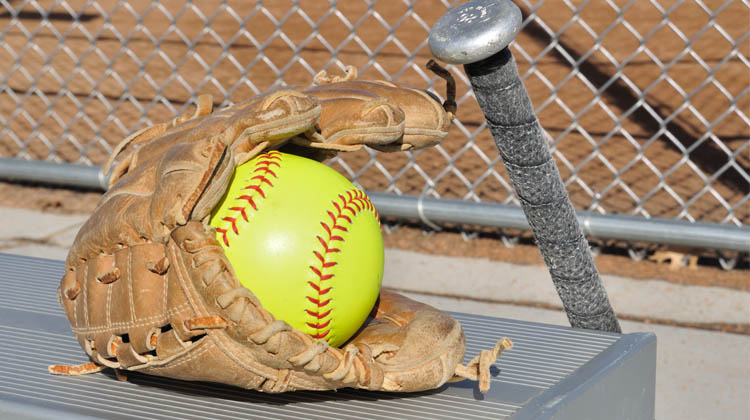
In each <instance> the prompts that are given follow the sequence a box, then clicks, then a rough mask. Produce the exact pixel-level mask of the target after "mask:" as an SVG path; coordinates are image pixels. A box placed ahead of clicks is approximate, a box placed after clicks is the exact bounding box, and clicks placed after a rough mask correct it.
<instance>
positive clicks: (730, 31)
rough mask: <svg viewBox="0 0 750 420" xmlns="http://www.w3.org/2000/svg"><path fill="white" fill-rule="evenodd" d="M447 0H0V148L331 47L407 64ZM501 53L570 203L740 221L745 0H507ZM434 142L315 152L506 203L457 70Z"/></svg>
mask: <svg viewBox="0 0 750 420" xmlns="http://www.w3.org/2000/svg"><path fill="white" fill-rule="evenodd" d="M458 3H459V2H448V1H427V0H422V1H414V0H403V1H400V0H388V1H374V0H369V1H354V0H351V1H346V2H339V1H334V0H331V1H329V2H328V3H325V2H320V1H317V0H316V1H313V0H309V1H308V0H295V1H292V0H286V1H285V0H275V1H266V2H264V1H256V2H245V1H218V0H212V1H200V2H156V1H150V0H140V1H139V0H136V1H132V0H130V1H121V0H96V1H94V0H67V1H62V0H46V1H42V0H37V1H29V0H17V1H12V0H0V156H3V157H13V158H19V159H26V160H45V161H51V162H69V163H75V164H81V165H87V166H92V165H101V164H102V163H103V162H104V160H105V159H106V156H107V155H108V153H109V152H110V151H111V149H112V147H113V146H112V145H113V144H116V143H117V142H118V141H119V140H120V139H121V138H123V137H125V136H126V135H127V134H129V133H130V132H132V131H134V130H137V129H139V128H141V127H143V126H145V125H149V124H153V123H158V122H161V121H164V120H166V119H169V118H171V117H172V116H173V115H175V114H178V113H182V112H187V111H188V110H189V108H190V106H191V100H192V99H193V98H194V97H195V96H196V94H197V93H211V94H212V95H213V97H214V101H215V105H216V106H222V105H227V104H230V103H232V102H236V101H239V100H242V99H245V98H247V97H248V96H251V95H254V94H257V93H259V92H261V91H264V90H266V89H269V88H272V87H274V86H278V85H293V84H308V83H309V82H310V80H311V79H312V76H313V75H314V74H315V73H317V72H318V71H319V70H321V69H327V70H328V71H329V72H337V71H340V69H342V68H343V66H344V65H345V64H352V65H355V66H356V67H358V68H359V69H360V74H361V77H363V78H377V79H387V80H396V81H398V82H401V83H407V84H411V85H415V86H420V87H424V86H428V87H431V88H432V87H433V84H435V87H434V89H433V90H434V91H435V92H436V93H438V94H440V93H441V92H442V89H441V88H440V86H437V85H438V84H439V82H438V80H439V79H436V78H435V77H433V76H432V74H431V73H430V72H427V71H425V70H424V64H425V62H426V61H427V60H428V59H429V58H430V53H429V49H428V48H427V45H426V43H427V35H428V32H429V28H430V27H431V26H432V25H433V24H434V22H435V21H436V20H437V19H438V18H439V17H440V16H442V15H443V14H444V12H445V11H446V9H447V8H450V7H453V6H455V5H456V4H458ZM518 4H519V6H520V7H521V8H522V10H523V12H524V28H523V29H522V30H521V34H520V35H519V37H518V38H517V40H516V42H515V43H514V44H513V47H512V48H513V53H514V55H515V57H516V60H517V61H518V65H519V70H520V73H521V74H522V77H523V79H524V83H525V84H526V86H527V89H528V90H529V93H530V96H531V98H532V101H533V103H534V104H535V106H536V111H537V113H538V115H539V119H540V121H541V123H542V125H543V126H544V128H545V130H546V132H547V133H548V134H549V138H550V142H551V145H552V146H553V147H554V155H555V158H556V159H557V162H558V166H559V167H560V169H561V171H562V175H563V179H565V181H566V183H567V186H568V190H569V193H570V195H571V199H572V200H573V202H574V204H575V206H576V207H577V208H578V209H579V210H586V211H589V212H592V213H596V214H601V215H607V214H616V215H633V216H641V217H643V218H652V217H653V218H667V219H674V220H683V221H686V222H695V221H699V222H703V223H719V224H726V225H733V226H747V225H750V175H749V174H750V117H749V116H748V114H749V112H750V60H748V51H749V50H750V31H748V23H747V22H748V19H749V18H750V3H749V2H748V1H747V0H726V1H724V0H717V1H713V0H658V1H657V0H648V1H646V0H642V1H637V0H631V1H621V2H613V1H609V0H605V1H583V2H571V1H569V0H541V1H525V0H518ZM451 71H452V72H453V74H454V75H455V77H456V79H457V81H458V85H459V86H458V102H459V111H458V119H457V120H456V123H455V125H454V127H453V128H452V131H451V133H450V135H449V137H448V139H447V140H446V141H445V142H444V143H443V144H442V145H441V146H439V147H436V148H434V149H430V150H424V151H419V152H415V153H403V154H393V155H386V154H380V153H376V152H374V151H360V152H355V153H352V154H349V155H345V156H341V157H340V158H337V159H335V160H334V161H333V162H332V163H331V164H332V165H333V166H334V167H335V168H336V169H338V170H340V171H341V172H343V173H345V174H347V175H348V176H349V177H350V178H351V179H353V180H354V181H355V182H358V183H359V184H360V185H362V186H363V187H364V188H366V189H368V190H370V191H380V192H386V193H394V194H405V195H423V196H429V197H434V198H446V199H458V200H464V201H467V202H488V203H503V204H514V203H516V201H515V198H514V196H513V194H512V190H511V187H510V184H509V182H508V180H507V175H506V174H505V171H504V169H503V168H502V164H501V163H500V161H499V157H498V156H497V149H496V148H495V146H494V144H493V143H492V140H491V138H490V136H489V133H488V132H487V130H486V127H485V124H484V120H483V118H482V115H481V113H480V111H479V109H478V107H477V105H476V101H475V100H474V98H473V94H472V92H471V90H470V89H469V86H468V81H467V80H466V77H465V75H464V74H463V72H462V70H461V69H459V68H451Z"/></svg>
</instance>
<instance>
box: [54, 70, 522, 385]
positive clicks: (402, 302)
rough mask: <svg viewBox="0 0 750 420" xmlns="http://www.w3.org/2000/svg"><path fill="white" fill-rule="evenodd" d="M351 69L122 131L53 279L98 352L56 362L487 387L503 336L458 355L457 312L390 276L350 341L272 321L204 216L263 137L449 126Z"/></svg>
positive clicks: (417, 135) (284, 381)
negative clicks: (404, 292)
mask: <svg viewBox="0 0 750 420" xmlns="http://www.w3.org/2000/svg"><path fill="white" fill-rule="evenodd" d="M355 78H356V72H354V71H353V70H349V71H348V74H347V75H346V76H344V77H334V78H331V77H328V76H327V75H326V74H325V73H321V74H319V75H317V76H316V77H315V85H313V86H312V87H311V88H309V89H300V88H298V89H290V90H281V91H277V92H273V93H270V94H265V95H262V96H258V97H255V98H253V99H251V100H249V101H247V102H244V103H241V104H236V105H233V106H230V107H228V108H225V109H222V110H220V111H217V112H212V110H211V109H212V101H211V98H210V97H207V96H202V97H200V98H198V101H197V107H196V108H197V109H196V111H195V113H194V115H192V116H189V117H179V118H176V119H175V120H173V121H171V122H170V123H165V124H160V125H157V126H153V127H149V128H147V129H144V130H141V131H139V132H137V133H135V134H133V135H131V136H130V137H128V138H127V139H125V140H124V141H123V142H122V143H121V144H120V145H118V146H117V147H116V149H115V150H114V151H113V153H112V156H111V158H110V160H109V162H108V163H107V165H106V166H105V173H106V172H108V171H109V169H110V166H111V165H112V164H113V163H114V165H113V166H112V172H111V175H110V179H109V190H108V191H107V193H106V194H104V196H103V197H102V199H101V201H100V202H99V204H98V206H97V208H96V210H95V211H94V213H93V215H92V216H91V218H90V219H89V220H88V221H87V222H86V223H85V224H84V226H83V227H82V228H81V230H80V232H78V235H77V237H76V239H75V242H74V244H73V246H72V247H71V249H70V252H69V254H68V257H67V261H66V268H67V272H66V274H65V276H64V277H63V278H62V281H61V282H60V287H59V290H58V297H59V301H60V304H61V305H62V307H63V308H64V309H65V312H66V314H67V317H68V320H69V321H70V323H71V325H72V328H73V332H74V333H75V335H76V337H77V338H78V341H79V343H80V345H81V346H82V347H83V349H84V350H85V351H86V353H87V354H88V355H89V356H90V358H91V362H90V363H86V364H83V365H79V366H65V365H53V366H50V367H49V371H50V372H51V373H54V374H67V375H78V374H84V373H91V372H96V371H100V370H102V369H105V368H114V369H115V370H116V372H118V374H122V373H123V372H124V371H139V372H143V373H147V374H152V375H159V376H166V377H170V378H177V379H183V380H200V381H211V382H219V383H224V384H230V385H235V386H238V387H242V388H248V389H256V390H260V391H264V392H283V391H290V390H330V389H337V388H342V387H355V388H363V389H370V390H383V391H419V390H426V389H432V388H436V387H439V386H440V385H442V384H443V383H445V382H446V381H449V380H462V379H465V378H468V379H473V380H479V382H480V389H482V390H486V389H488V387H489V366H490V364H492V363H493V362H494V361H495V359H496V358H497V357H498V355H499V353H500V351H501V350H502V349H503V348H508V347H509V346H510V341H509V340H507V339H503V340H501V341H499V342H498V344H497V345H496V346H495V348H494V349H492V350H486V351H483V352H482V353H481V354H480V355H479V356H477V357H476V358H475V359H474V360H473V361H471V362H470V363H469V364H468V365H466V366H464V365H461V364H460V363H461V361H462V360H463V357H464V348H465V345H464V334H463V331H462V329H461V326H460V325H459V324H458V322H456V321H455V320H454V319H453V318H451V317H450V316H449V315H447V314H445V313H443V312H441V311H439V310H437V309H435V308H432V307H430V306H428V305H424V304H422V303H419V302H415V301H413V300H410V299H408V298H406V297H403V296H399V295H397V294H395V293H392V292H389V291H386V290H383V291H382V293H381V295H380V298H379V301H378V303H377V304H376V307H375V309H373V312H372V313H371V315H370V317H369V318H368V320H367V321H366V323H365V325H364V326H363V328H361V330H360V331H359V332H358V333H357V334H356V335H355V336H354V337H353V338H352V339H351V340H350V341H349V342H348V343H347V344H346V345H345V346H343V347H342V348H333V347H330V346H329V345H328V343H327V342H326V341H322V340H320V341H316V340H314V339H312V338H311V337H310V336H308V335H306V334H304V333H302V332H301V331H298V330H295V329H293V328H291V327H290V326H289V325H288V324H286V323H285V322H283V321H281V320H276V319H274V317H273V316H272V315H271V314H270V313H268V312H267V311H266V310H265V309H264V308H263V305H262V304H261V302H260V301H259V300H258V299H257V298H256V296H255V295H253V293H252V291H251V290H248V289H246V288H244V287H243V286H241V284H240V282H239V281H238V279H237V278H236V276H235V274H234V272H233V269H232V265H231V264H230V262H229V261H228V260H227V258H226V257H225V255H224V252H223V250H222V248H221V246H220V245H219V243H218V242H217V240H216V232H215V231H214V230H213V228H211V227H210V226H209V225H208V219H209V217H210V212H211V209H212V208H213V207H214V206H215V205H216V203H217V202H218V200H219V199H220V198H221V196H222V194H223V193H224V191H225V190H226V189H227V186H228V183H229V181H230V178H231V175H232V173H233V171H234V169H235V167H236V166H237V165H240V164H242V163H243V162H246V161H247V160H249V159H251V158H253V157H254V156H256V155H258V154H259V153H262V152H264V151H267V150H269V149H280V150H282V151H285V152H293V153H298V154H302V155H306V156H309V157H313V158H317V159H320V160H322V159H325V158H328V157H330V156H332V155H334V154H335V153H336V152H339V151H349V150H356V149H359V148H361V147H363V146H365V145H366V146H370V147H373V148H376V149H379V150H385V151H397V150H409V149H412V148H420V147H426V146H430V145H433V144H436V143H438V142H439V141H440V140H441V139H442V138H443V137H445V135H446V134H447V130H448V127H449V125H450V121H451V119H452V116H453V115H452V113H453V110H455V107H454V106H452V105H450V103H448V104H446V105H445V107H444V106H443V105H441V104H440V103H439V102H438V101H437V100H436V98H435V97H434V96H432V95H430V94H427V93H426V92H424V91H421V90H416V89H411V88H407V87H402V86H397V85H394V84H392V83H386V82H370V81H357V80H355ZM449 96H450V95H449ZM451 100H452V98H451ZM448 102H449V101H448ZM446 109H447V110H446ZM115 162H116V163H115Z"/></svg>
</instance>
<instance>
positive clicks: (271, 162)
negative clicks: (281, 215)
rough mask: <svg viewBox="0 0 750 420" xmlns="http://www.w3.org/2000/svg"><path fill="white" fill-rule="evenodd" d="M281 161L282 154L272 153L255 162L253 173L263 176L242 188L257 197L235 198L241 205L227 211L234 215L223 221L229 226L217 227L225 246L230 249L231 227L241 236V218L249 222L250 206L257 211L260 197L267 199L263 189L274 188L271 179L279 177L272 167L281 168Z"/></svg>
mask: <svg viewBox="0 0 750 420" xmlns="http://www.w3.org/2000/svg"><path fill="white" fill-rule="evenodd" d="M281 160H282V156H281V153H280V152H277V151H271V152H268V153H265V154H263V155H260V156H259V159H258V160H257V161H256V162H255V168H254V169H253V170H252V171H251V173H261V174H260V175H255V176H253V177H251V178H250V181H255V182H253V183H251V184H248V185H245V186H244V187H242V189H241V191H249V192H250V193H252V192H255V193H256V194H257V196H255V197H253V195H250V194H241V195H240V196H239V197H235V201H238V202H239V204H240V205H238V206H233V207H229V208H228V209H227V210H229V211H230V212H233V213H230V216H225V217H223V218H222V219H221V220H222V221H223V222H226V223H227V224H228V226H227V225H225V226H224V227H220V226H219V227H216V232H217V233H219V234H220V235H221V239H222V241H223V242H224V245H225V246H227V247H229V236H230V235H231V233H230V230H229V228H230V227H231V232H233V233H234V235H235V236H237V235H239V234H240V232H239V229H238V228H237V220H239V217H242V220H244V221H246V222H247V221H249V218H248V215H247V209H248V206H249V207H251V208H252V209H253V211H257V210H258V205H257V203H256V199H257V198H258V196H260V198H266V194H265V192H264V191H263V187H264V186H265V185H269V186H271V187H272V186H273V182H271V179H270V178H274V179H276V178H278V175H276V172H274V171H273V170H272V169H271V167H272V166H275V167H279V168H280V167H281V164H280V163H279V162H280V161H281Z"/></svg>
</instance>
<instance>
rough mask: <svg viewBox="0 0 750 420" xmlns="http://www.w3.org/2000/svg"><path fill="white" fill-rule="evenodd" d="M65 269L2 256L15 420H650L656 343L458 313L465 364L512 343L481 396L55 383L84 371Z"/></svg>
mask: <svg viewBox="0 0 750 420" xmlns="http://www.w3.org/2000/svg"><path fill="white" fill-rule="evenodd" d="M63 272H64V264H63V262H62V261H55V260H47V259H40V258H33V257H23V256H16V255H9V254H1V253H0V286H1V287H0V290H1V291H2V293H0V417H1V418H12V419H32V418H33V419H41V418H54V419H73V418H76V419H80V418H107V419H125V418H138V419H170V420H171V419H175V418H181V419H204V418H212V419H233V420H234V419H240V418H243V419H244V418H252V419H256V418H257V419H269V418H279V419H329V418H337V419H370V418H373V419H377V418H383V419H455V418H459V419H462V420H463V419H466V420H468V419H537V418H555V419H585V418H591V419H599V418H608V419H620V418H622V419H626V418H630V419H653V413H654V381H655V380H654V374H655V363H656V338H655V336H654V335H653V334H650V333H632V334H623V335H621V334H612V333H604V332H598V331H588V330H579V329H573V328H567V327H560V326H554V325H547V324H540V323H533V322H525V321H518V320H511V319H504V318H490V317H484V316H478V315H469V314H463V313H452V315H453V316H454V317H455V318H456V319H458V321H459V322H460V323H461V324H462V325H463V327H464V330H465V332H466V340H467V342H466V347H467V349H466V353H467V356H466V360H469V359H471V358H472V357H473V356H475V355H476V354H478V353H479V351H480V350H482V349H485V348H491V347H492V345H494V342H495V340H497V339H498V338H499V337H509V338H511V339H512V340H513V342H514V344H515V346H514V348H513V349H512V350H508V351H505V352H503V354H502V356H501V357H500V359H498V361H497V362H496V363H495V364H494V365H493V366H492V369H491V374H492V376H493V377H492V388H491V390H490V391H489V392H488V393H486V394H484V395H482V394H480V393H479V392H478V391H477V390H476V384H475V383H472V382H470V381H464V382H457V383H451V384H448V385H446V386H444V387H442V388H441V389H439V390H435V391H431V392H420V393H412V394H389V393H381V392H367V391H358V390H349V389H347V390H340V391H336V392H290V393H284V394H263V393H260V392H255V391H247V390H242V389H239V388H233V387H227V386H222V385H216V384H208V383H195V382H184V381H178V380H170V379H164V378H159V377H153V376H148V375H143V374H137V373H129V374H128V381H127V382H120V381H118V380H116V379H115V378H114V374H113V373H112V372H111V371H109V370H105V371H104V372H101V373H97V374H92V375H85V376H80V377H62V376H53V375H49V374H48V373H47V365H49V364H56V363H63V364H76V363H84V362H88V361H89V360H88V358H87V356H86V354H85V353H84V351H83V350H82V349H81V348H80V347H79V345H78V342H77V341H76V339H75V338H74V336H73V334H72V332H71V330H70V326H69V324H68V322H67V320H66V319H65V316H64V314H63V312H62V309H61V308H60V306H59V304H58V302H57V296H56V290H57V285H58V282H59V280H60V278H61V276H62V274H63Z"/></svg>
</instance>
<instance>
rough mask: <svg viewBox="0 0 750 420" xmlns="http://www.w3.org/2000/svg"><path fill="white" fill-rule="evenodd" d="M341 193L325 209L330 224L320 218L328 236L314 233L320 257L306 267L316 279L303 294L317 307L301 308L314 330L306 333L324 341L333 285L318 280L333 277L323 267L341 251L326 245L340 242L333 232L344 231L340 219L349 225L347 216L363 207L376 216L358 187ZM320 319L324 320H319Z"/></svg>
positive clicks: (353, 215)
mask: <svg viewBox="0 0 750 420" xmlns="http://www.w3.org/2000/svg"><path fill="white" fill-rule="evenodd" d="M345 194H346V196H344V194H339V195H338V198H339V200H341V203H338V202H336V201H333V202H332V204H333V206H334V208H335V209H336V213H335V214H334V212H333V211H331V210H328V211H327V214H328V217H330V219H331V221H330V226H329V224H328V223H327V222H326V221H321V222H320V224H321V225H322V226H323V229H325V231H326V233H327V235H328V238H327V239H324V238H322V237H321V236H319V235H318V236H317V237H316V238H317V240H318V242H319V243H320V245H321V246H322V250H321V251H322V252H320V251H318V250H315V249H314V250H313V254H314V255H315V257H316V258H317V259H318V260H319V261H320V266H318V267H315V266H312V265H311V266H310V270H311V271H312V272H313V273H314V274H315V275H316V276H317V278H318V280H317V282H315V281H308V285H309V286H310V288H311V289H313V291H311V294H309V295H307V296H306V297H307V300H309V301H310V302H311V303H312V304H313V305H316V306H317V310H315V311H313V310H309V309H305V312H306V313H307V314H308V315H309V316H310V317H311V319H312V322H306V323H305V324H306V325H307V326H308V327H310V328H312V329H313V330H314V332H312V333H309V334H310V336H311V337H312V338H315V339H318V340H319V339H325V340H326V341H328V340H329V339H330V338H331V337H328V335H329V334H330V333H331V330H332V327H331V322H332V321H333V317H332V314H331V311H332V310H333V308H329V309H326V308H328V307H329V305H330V303H331V301H332V300H333V294H332V293H331V294H330V295H329V293H330V292H331V290H332V289H333V287H325V288H324V287H323V285H322V283H323V282H324V281H328V280H330V279H332V278H333V277H335V274H334V273H327V272H326V270H327V269H329V268H332V267H335V266H336V265H338V262H335V261H329V260H328V254H331V253H340V252H341V249H339V248H332V247H331V246H330V245H331V243H332V242H344V237H343V236H341V235H337V234H336V233H335V232H334V231H335V230H339V231H342V232H344V233H346V232H348V231H349V230H348V229H347V228H346V227H345V226H343V225H342V224H340V222H341V221H342V220H345V221H346V222H348V223H349V225H352V224H353V222H352V218H351V217H355V216H357V215H358V214H359V213H361V212H362V211H366V210H367V211H371V212H374V213H375V216H376V218H377V213H376V212H375V206H373V205H372V203H371V202H370V200H369V198H368V197H367V196H366V195H365V193H364V192H362V191H361V190H359V189H354V190H347V191H346V192H345ZM355 209H356V210H355ZM346 210H348V211H349V212H350V213H351V217H350V216H348V215H347V214H345V211H346ZM326 295H327V296H326ZM326 298H327V299H326ZM324 299H325V300H324ZM326 318H327V319H326ZM324 319H325V321H322V320H324Z"/></svg>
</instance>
